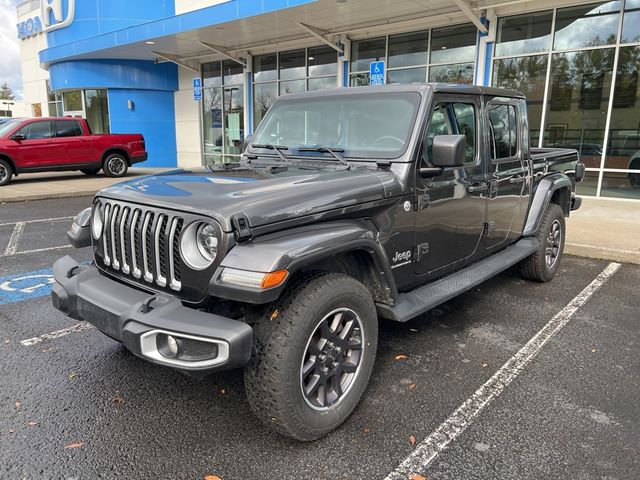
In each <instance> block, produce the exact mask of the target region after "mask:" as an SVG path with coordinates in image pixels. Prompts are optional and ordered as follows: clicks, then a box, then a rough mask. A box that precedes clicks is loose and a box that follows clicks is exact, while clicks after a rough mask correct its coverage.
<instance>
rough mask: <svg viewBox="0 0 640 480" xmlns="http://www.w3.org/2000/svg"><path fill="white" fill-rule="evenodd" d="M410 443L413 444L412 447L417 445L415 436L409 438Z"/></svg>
mask: <svg viewBox="0 0 640 480" xmlns="http://www.w3.org/2000/svg"><path fill="white" fill-rule="evenodd" d="M409 443H410V444H411V446H412V447H413V446H414V445H415V444H416V437H414V436H413V435H411V436H410V437H409Z"/></svg>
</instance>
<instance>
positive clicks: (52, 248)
mask: <svg viewBox="0 0 640 480" xmlns="http://www.w3.org/2000/svg"><path fill="white" fill-rule="evenodd" d="M62 248H73V246H72V245H56V246H55V247H45V248H35V249H33V250H22V251H20V252H15V253H14V254H13V256H15V255H24V254H25V253H39V252H48V251H49V250H60V249H62ZM3 256H5V255H0V257H3Z"/></svg>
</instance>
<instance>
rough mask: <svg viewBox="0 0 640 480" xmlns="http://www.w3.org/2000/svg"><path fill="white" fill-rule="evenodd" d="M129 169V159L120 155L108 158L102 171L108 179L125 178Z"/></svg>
mask: <svg viewBox="0 0 640 480" xmlns="http://www.w3.org/2000/svg"><path fill="white" fill-rule="evenodd" d="M128 169H129V165H128V164H127V159H126V158H124V156H123V155H121V154H120V153H112V154H111V155H109V156H107V158H105V159H104V163H103V164H102V170H103V171H104V174H105V175H106V176H107V177H124V176H125V175H126V174H127V170H128Z"/></svg>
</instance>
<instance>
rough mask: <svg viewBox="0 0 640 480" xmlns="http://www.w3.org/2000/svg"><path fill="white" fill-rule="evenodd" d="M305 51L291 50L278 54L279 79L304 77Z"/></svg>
mask: <svg viewBox="0 0 640 480" xmlns="http://www.w3.org/2000/svg"><path fill="white" fill-rule="evenodd" d="M305 55H306V53H305V50H304V49H302V50H293V51H291V52H283V53H281V54H280V79H282V80H288V79H290V78H302V77H304V76H305V65H306V63H305Z"/></svg>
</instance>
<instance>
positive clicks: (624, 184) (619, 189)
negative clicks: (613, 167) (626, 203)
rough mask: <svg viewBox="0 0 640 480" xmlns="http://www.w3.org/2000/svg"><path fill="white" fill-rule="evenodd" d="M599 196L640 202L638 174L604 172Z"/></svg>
mask: <svg viewBox="0 0 640 480" xmlns="http://www.w3.org/2000/svg"><path fill="white" fill-rule="evenodd" d="M600 195H601V196H603V197H614V198H631V199H635V200H640V174H638V173H626V172H625V173H622V172H607V171H605V172H604V175H603V177H602V186H601V187H600Z"/></svg>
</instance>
